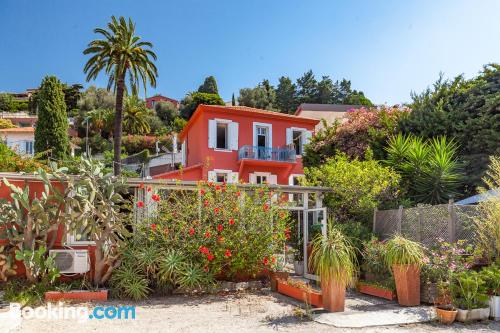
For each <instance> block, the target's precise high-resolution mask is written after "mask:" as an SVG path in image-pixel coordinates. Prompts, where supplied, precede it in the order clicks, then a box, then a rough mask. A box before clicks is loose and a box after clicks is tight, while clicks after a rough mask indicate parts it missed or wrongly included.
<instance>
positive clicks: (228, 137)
mask: <svg viewBox="0 0 500 333" xmlns="http://www.w3.org/2000/svg"><path fill="white" fill-rule="evenodd" d="M318 122H319V120H316V119H310V118H305V117H298V116H294V115H288V114H283V113H278V112H272V111H266V110H260V109H254V108H249V107H242V106H218V105H200V106H198V108H197V109H196V111H195V112H194V114H193V116H192V117H191V119H190V120H189V122H188V123H187V124H186V126H185V128H184V129H183V131H182V132H181V133H179V136H178V140H179V143H181V153H182V163H181V164H182V168H181V169H179V170H175V171H170V172H166V173H162V174H159V175H156V176H154V177H153V178H155V179H167V180H185V181H186V180H188V181H189V180H191V181H197V180H207V181H213V182H228V183H234V182H238V181H241V182H245V183H255V184H261V183H268V184H281V185H296V184H297V179H298V178H299V177H300V176H302V175H303V166H302V153H303V151H304V146H305V145H306V144H307V143H308V142H309V139H310V138H311V136H312V134H313V132H314V128H315V126H316V125H317V124H318Z"/></svg>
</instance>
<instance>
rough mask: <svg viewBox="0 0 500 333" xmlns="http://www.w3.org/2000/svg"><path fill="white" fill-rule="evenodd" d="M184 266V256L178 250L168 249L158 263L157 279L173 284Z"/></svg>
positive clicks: (176, 281)
mask: <svg viewBox="0 0 500 333" xmlns="http://www.w3.org/2000/svg"><path fill="white" fill-rule="evenodd" d="M185 267H186V258H185V257H184V256H183V255H182V254H181V253H179V252H178V251H174V250H170V251H168V252H167V254H166V255H165V257H164V258H163V259H162V260H161V261H160V263H159V265H158V279H159V280H160V281H162V282H164V283H171V284H173V285H175V284H177V283H178V280H179V277H180V276H181V274H182V272H183V271H184V269H185Z"/></svg>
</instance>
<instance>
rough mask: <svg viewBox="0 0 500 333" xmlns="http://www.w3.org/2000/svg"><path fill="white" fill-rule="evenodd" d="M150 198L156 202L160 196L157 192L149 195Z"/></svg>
mask: <svg viewBox="0 0 500 333" xmlns="http://www.w3.org/2000/svg"><path fill="white" fill-rule="evenodd" d="M151 199H153V201H156V202H158V201H160V196H159V195H158V194H153V195H152V196H151Z"/></svg>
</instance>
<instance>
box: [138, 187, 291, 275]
mask: <svg viewBox="0 0 500 333" xmlns="http://www.w3.org/2000/svg"><path fill="white" fill-rule="evenodd" d="M151 198H152V200H153V202H155V203H156V205H157V208H156V212H157V213H156V215H155V217H153V218H151V219H150V220H149V221H148V223H147V224H145V225H142V226H140V227H139V228H138V229H137V230H136V238H138V241H139V244H144V245H147V244H153V245H154V247H155V248H156V249H157V251H159V252H163V251H167V250H169V251H172V250H173V251H177V252H179V253H182V255H183V257H184V259H185V260H187V261H189V262H190V263H193V264H194V265H196V266H198V267H201V268H202V269H203V271H204V272H205V273H206V274H208V275H214V276H219V277H222V276H224V277H234V276H236V275H253V274H256V273H259V272H260V271H262V270H263V269H269V268H270V266H271V265H272V264H274V263H276V254H278V253H280V252H282V251H283V249H284V243H285V240H286V239H287V238H289V237H290V234H289V232H287V231H288V230H289V228H288V221H289V214H288V211H287V210H284V209H283V208H284V207H283V205H284V202H278V201H277V200H275V198H276V195H275V194H274V193H273V192H272V191H269V190H268V189H266V188H256V189H251V190H247V191H243V190H241V189H238V188H237V187H236V186H235V185H229V184H214V183H200V184H199V186H198V188H197V193H193V191H180V190H179V191H171V192H169V193H165V194H164V195H162V196H160V195H154V194H153V195H152V196H151ZM137 205H138V207H139V208H140V207H144V203H142V202H138V204H137ZM160 260H161V259H160Z"/></svg>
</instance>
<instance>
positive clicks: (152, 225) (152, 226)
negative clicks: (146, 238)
mask: <svg viewBox="0 0 500 333" xmlns="http://www.w3.org/2000/svg"><path fill="white" fill-rule="evenodd" d="M151 230H153V231H156V224H155V223H153V224H151Z"/></svg>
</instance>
